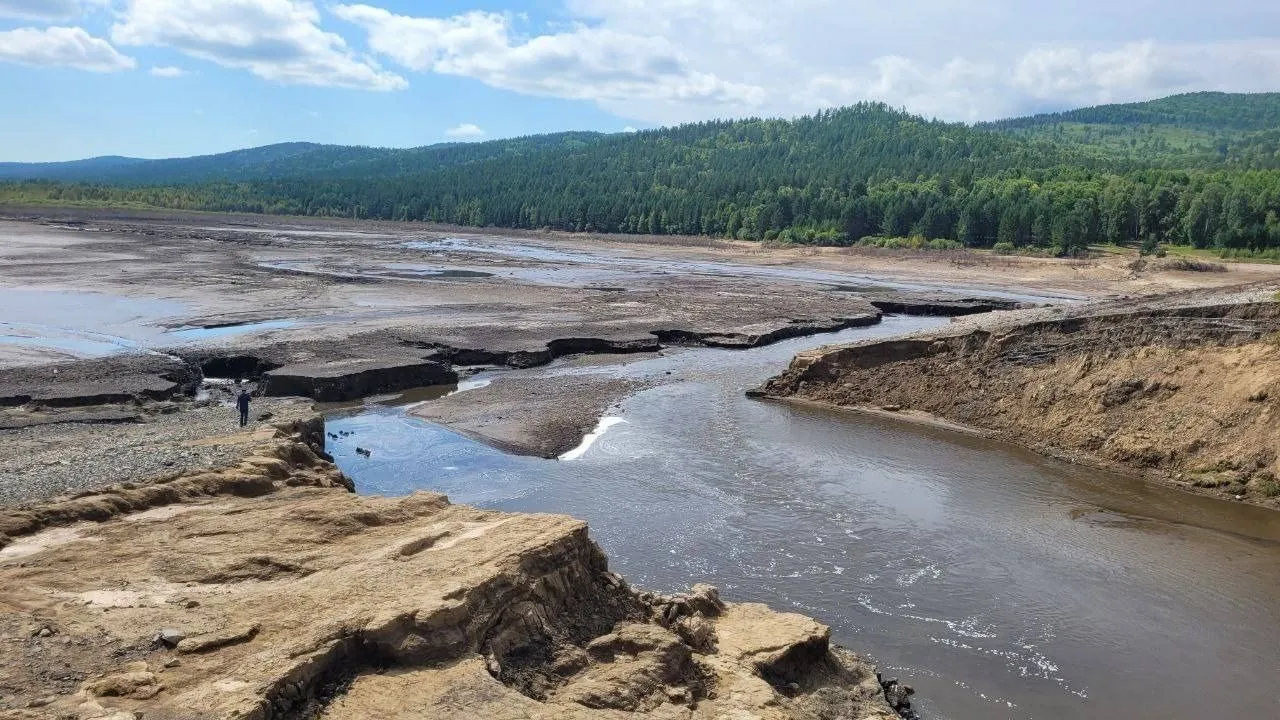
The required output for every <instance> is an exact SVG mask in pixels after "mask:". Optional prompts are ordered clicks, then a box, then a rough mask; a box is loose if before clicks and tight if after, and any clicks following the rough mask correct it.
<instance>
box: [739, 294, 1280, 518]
mask: <svg viewBox="0 0 1280 720" xmlns="http://www.w3.org/2000/svg"><path fill="white" fill-rule="evenodd" d="M1275 289H1276V288H1275V287H1273V286H1270V285H1265V286H1251V287H1248V288H1242V289H1238V290H1235V291H1227V292H1224V291H1202V292H1199V293H1189V294H1181V295H1169V296H1161V297H1155V298H1149V299H1145V300H1128V301H1122V302H1110V303H1097V304H1093V305H1088V306H1083V307H1078V308H1056V309H1052V310H1037V311H1030V312H1013V313H998V314H996V315H994V316H991V317H987V318H983V319H980V320H973V321H968V322H963V323H956V324H953V325H952V326H951V327H948V328H946V329H944V330H941V331H935V332H931V333H926V334H922V335H917V336H912V337H907V338H901V339H895V340H887V341H879V342H871V343H863V344H854V345H847V346H841V347H832V348H823V349H820V350H816V351H812V352H807V353H802V354H800V355H798V356H797V357H796V358H795V360H794V361H793V362H792V364H791V367H790V368H789V369H788V370H787V371H786V372H785V373H784V374H782V375H780V376H778V377H776V378H774V379H773V380H771V381H769V382H768V383H767V384H766V385H765V386H764V387H763V388H761V390H760V391H759V394H761V395H764V396H768V397H774V398H791V399H800V400H805V401H815V402H820V403H824V404H830V405H837V406H843V407H855V408H866V409H871V410H876V411H880V412H889V413H893V414H899V415H903V416H906V417H917V418H918V417H926V418H927V417H937V418H941V419H944V420H946V421H950V422H954V423H959V424H961V425H963V426H967V427H971V428H976V429H978V430H981V431H985V432H989V433H992V434H994V435H996V436H999V437H1001V438H1005V439H1008V440H1012V441H1014V442H1017V443H1020V444H1023V445H1027V446H1030V447H1032V448H1035V449H1037V450H1040V451H1042V452H1045V453H1047V454H1051V455H1054V456H1057V457H1060V458H1063V459H1068V460H1072V461H1076V462H1082V463H1087V464H1093V465H1100V466H1106V467H1112V468H1118V469H1123V470H1128V471H1138V472H1143V473H1147V474H1149V475H1152V476H1154V477H1159V478H1162V479H1165V480H1167V481H1169V482H1172V483H1174V484H1176V485H1178V486H1180V487H1184V488H1187V489H1191V490H1195V491H1200V492H1206V493H1211V494H1216V495H1220V496H1223V497H1228V498H1233V499H1236V500H1247V501H1250V502H1256V503H1260V504H1265V505H1270V506H1273V507H1274V506H1277V496H1280V486H1278V485H1277V484H1276V483H1277V476H1278V475H1280V462H1278V455H1277V451H1278V450H1280V440H1278V438H1280V435H1277V431H1276V422H1277V419H1278V418H1277V414H1278V413H1280V406H1278V405H1277V403H1280V380H1278V379H1277V378H1280V342H1277V338H1278V337H1280V334H1278V333H1280V302H1277V301H1276V300H1275Z"/></svg>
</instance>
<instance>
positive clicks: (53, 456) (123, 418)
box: [0, 387, 314, 507]
mask: <svg viewBox="0 0 1280 720" xmlns="http://www.w3.org/2000/svg"><path fill="white" fill-rule="evenodd" d="M211 390H212V396H211V397H208V398H207V399H204V400H202V401H180V402H163V403H147V404H144V405H136V404H132V403H130V404H123V405H108V406H95V407H92V408H85V409H52V408H45V409H30V408H25V407H21V408H10V409H7V410H0V438H3V442H4V452H3V453H0V476H2V477H3V478H4V479H3V481H0V507H2V506H4V505H12V504H16V503H24V502H31V501H35V500H40V499H44V498H48V497H52V496H56V495H61V494H64V493H71V492H78V491H81V490H88V489H94V488H100V487H102V486H104V485H110V484H113V483H120V482H130V481H139V480H143V479H148V478H156V477H163V476H167V475H177V474H181V473H185V472H190V471H197V470H211V469H216V468H221V467H226V466H229V465H234V464H235V463H236V462H238V461H239V460H240V458H241V456H242V455H243V453H244V452H245V450H246V444H251V443H252V442H253V440H254V438H255V435H254V433H256V432H259V431H262V429H263V428H264V427H266V428H267V430H266V431H267V432H272V430H271V429H270V423H278V422H289V421H294V420H298V419H300V418H303V417H312V416H313V415H314V411H313V410H312V409H311V403H309V402H303V401H299V400H297V399H289V398H281V399H275V398H262V399H258V400H255V401H254V403H253V407H252V411H253V412H252V414H251V418H250V419H251V420H252V423H251V426H250V427H249V428H248V429H247V430H245V431H241V429H240V427H239V416H238V415H237V413H236V410H235V408H234V406H233V405H232V404H231V401H230V395H229V393H227V392H226V391H225V390H224V389H223V388H222V387H215V388H211ZM208 392H209V391H208V390H206V393H208ZM264 419H265V421H269V422H265V421H264Z"/></svg>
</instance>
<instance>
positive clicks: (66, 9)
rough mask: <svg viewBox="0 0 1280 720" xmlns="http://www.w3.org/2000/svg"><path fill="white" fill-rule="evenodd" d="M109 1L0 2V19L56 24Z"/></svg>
mask: <svg viewBox="0 0 1280 720" xmlns="http://www.w3.org/2000/svg"><path fill="white" fill-rule="evenodd" d="M108 2H109V0H0V17H6V18H17V19H19V20H44V21H48V22H56V21H58V20H71V19H73V18H77V17H80V16H81V15H83V14H85V13H86V12H88V11H89V10H90V9H92V8H94V7H97V6H103V5H106V4H107V3H108Z"/></svg>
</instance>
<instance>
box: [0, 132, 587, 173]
mask: <svg viewBox="0 0 1280 720" xmlns="http://www.w3.org/2000/svg"><path fill="white" fill-rule="evenodd" d="M598 137H601V135H600V134H599V133H592V132H564V133H555V134H550V135H535V136H530V137H525V138H515V139H510V140H494V141H489V142H482V143H457V142H454V143H440V144H437V145H427V146H423V147H418V148H407V149H397V148H375V147H365V146H358V145H322V144H319V143H308V142H289V143H278V144H275V145H264V146H261V147H254V148H245V149H243V150H232V151H230V152H225V153H217V154H213V155H197V156H193V157H185V158H166V159H160V160H146V159H140V158H127V157H118V156H107V157H97V158H89V159H86V160H71V161H67V162H56V163H0V180H5V179H8V180H56V181H62V182H101V183H117V184H125V185H142V184H154V185H170V184H190V183H205V182H236V181H245V180H268V179H279V178H285V177H307V178H314V177H329V178H351V177H377V176H382V175H403V174H407V173H413V172H421V171H424V170H429V169H432V168H436V167H445V166H449V165H456V164H461V163H466V162H474V161H476V160H480V159H489V158H492V157H495V156H500V155H504V154H518V153H520V152H527V151H530V150H535V149H541V148H546V147H548V146H556V145H562V144H572V143H574V142H584V141H588V140H592V139H595V138H598Z"/></svg>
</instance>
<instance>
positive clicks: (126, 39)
mask: <svg viewBox="0 0 1280 720" xmlns="http://www.w3.org/2000/svg"><path fill="white" fill-rule="evenodd" d="M320 20H321V17H320V11H319V10H317V9H316V6H315V5H314V4H313V3H311V2H307V1H305V0H129V1H128V3H127V4H126V5H125V7H124V8H123V10H122V12H121V15H120V18H119V19H118V21H117V22H116V24H115V25H114V26H113V27H112V28H111V38H112V39H113V40H114V41H115V42H117V43H119V44H121V45H155V46H163V47H170V48H174V49H176V50H179V51H181V52H183V53H186V54H187V55H190V56H192V57H196V58H200V59H202V60H208V61H210V62H214V63H217V64H219V65H223V66H225V67H230V68H238V69H242V70H248V71H249V72H251V73H253V74H255V75H257V76H258V77H261V78H264V79H266V80H270V81H273V82H278V83H281V84H287V85H313V86H330V87H344V88H357V89H367V90H400V89H403V88H405V87H407V85H408V83H407V82H406V81H405V79H404V78H402V77H400V76H399V75H396V74H395V73H391V72H388V71H385V70H383V69H382V68H381V67H379V66H378V65H377V63H375V62H373V61H371V60H369V59H366V58H362V57H359V56H357V55H356V54H355V53H354V52H353V51H352V50H351V49H350V48H349V47H348V46H347V43H346V41H345V40H343V39H342V37H341V36H340V35H337V34H336V33H332V32H327V31H325V30H323V29H321V27H320Z"/></svg>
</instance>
